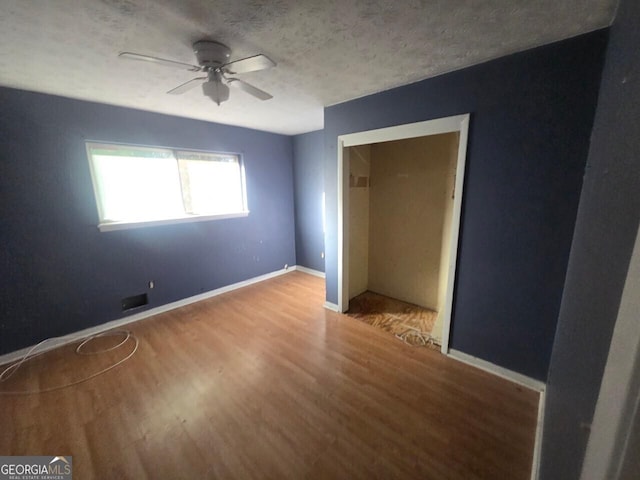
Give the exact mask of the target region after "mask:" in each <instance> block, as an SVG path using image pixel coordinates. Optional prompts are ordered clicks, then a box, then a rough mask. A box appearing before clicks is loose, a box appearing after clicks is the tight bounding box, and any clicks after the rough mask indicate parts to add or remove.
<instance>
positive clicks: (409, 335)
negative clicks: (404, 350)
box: [395, 323, 434, 347]
mask: <svg viewBox="0 0 640 480" xmlns="http://www.w3.org/2000/svg"><path fill="white" fill-rule="evenodd" d="M401 325H402V326H403V327H405V328H406V330H405V331H403V332H402V333H396V334H395V336H396V338H398V339H400V340H402V341H403V342H404V343H406V344H407V345H410V346H412V347H426V346H427V345H429V344H431V345H433V344H434V342H433V338H432V337H431V334H429V333H427V332H425V331H422V330H420V329H419V328H415V327H412V326H411V325H407V324H406V323H402V324H401ZM410 339H411V340H410Z"/></svg>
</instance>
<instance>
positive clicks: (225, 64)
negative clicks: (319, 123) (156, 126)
mask: <svg viewBox="0 0 640 480" xmlns="http://www.w3.org/2000/svg"><path fill="white" fill-rule="evenodd" d="M193 52H194V54H195V56H196V60H197V61H198V65H191V64H189V63H184V62H178V61H175V60H169V59H166V58H160V57H153V56H151V55H143V54H140V53H134V52H121V53H120V54H119V55H118V56H119V57H120V58H124V59H128V60H141V61H146V62H152V63H156V64H159V65H165V66H169V67H176V68H181V69H183V70H188V71H190V72H203V73H206V76H203V77H196V78H193V79H191V80H189V81H187V82H185V83H183V84H181V85H178V86H177V87H175V88H172V89H171V90H169V91H168V92H167V93H169V94H171V95H181V94H183V93H185V92H187V91H189V90H191V89H192V88H194V87H196V86H197V85H202V93H204V95H205V96H207V97H209V98H211V99H212V100H213V101H214V102H215V103H217V104H218V105H220V104H221V103H222V102H225V101H227V100H228V99H229V86H232V87H235V88H237V89H238V90H242V91H244V92H246V93H248V94H249V95H252V96H254V97H255V98H257V99H259V100H269V99H270V98H273V97H272V95H271V94H269V93H267V92H265V91H264V90H260V89H259V88H257V87H255V86H253V85H251V84H250V83H247V82H245V81H244V80H240V79H239V78H235V77H229V76H228V75H238V74H242V73H248V72H256V71H259V70H266V69H267V68H272V67H275V66H276V62H274V61H273V60H271V59H270V58H269V57H267V56H266V55H262V54H258V55H253V56H251V57H247V58H241V59H240V60H234V61H231V62H230V61H229V59H230V58H231V49H230V48H229V47H227V46H226V45H224V44H222V43H220V42H216V41H213V40H200V41H197V42H195V43H194V44H193Z"/></svg>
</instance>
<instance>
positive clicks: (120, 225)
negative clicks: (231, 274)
mask: <svg viewBox="0 0 640 480" xmlns="http://www.w3.org/2000/svg"><path fill="white" fill-rule="evenodd" d="M96 147H98V148H100V147H103V148H104V147H106V148H113V147H122V148H127V147H131V148H136V149H142V150H157V151H171V152H173V156H174V157H175V159H176V162H177V161H178V157H179V155H178V152H186V153H205V154H213V155H229V156H234V157H236V158H237V159H238V163H239V166H240V184H241V189H242V205H243V209H242V210H241V211H237V212H229V213H222V214H215V215H208V214H204V215H201V214H189V213H185V215H184V216H180V217H170V218H163V219H155V220H141V221H103V219H104V214H103V207H102V199H101V198H100V191H99V187H98V178H97V173H96V171H95V167H94V165H93V158H92V154H91V148H96ZM85 148H86V151H87V159H88V162H89V170H90V171H91V182H92V186H93V194H94V197H95V199H96V207H97V210H98V219H99V223H98V229H99V230H100V231H101V232H109V231H114V230H126V229H131V228H142V227H153V226H159V225H173V224H178V223H193V222H207V221H211V220H223V219H227V218H240V217H247V216H248V215H249V213H250V211H249V204H248V202H247V183H246V176H245V169H244V162H243V158H242V155H241V154H239V153H229V152H214V151H210V150H198V149H186V148H171V147H159V146H147V145H135V144H127V143H116V142H99V141H89V140H87V141H86V142H85Z"/></svg>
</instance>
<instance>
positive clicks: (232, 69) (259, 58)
mask: <svg viewBox="0 0 640 480" xmlns="http://www.w3.org/2000/svg"><path fill="white" fill-rule="evenodd" d="M275 66H276V62H274V61H273V60H271V59H270V58H269V57H267V56H266V55H262V54H258V55H254V56H253V57H247V58H242V59H240V60H235V61H233V62H229V63H226V64H225V65H223V67H222V68H224V70H225V71H226V72H228V73H231V74H235V73H247V72H255V71H257V70H264V69H266V68H271V67H275Z"/></svg>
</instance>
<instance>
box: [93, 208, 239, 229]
mask: <svg viewBox="0 0 640 480" xmlns="http://www.w3.org/2000/svg"><path fill="white" fill-rule="evenodd" d="M247 216H249V211H248V210H247V211H244V212H236V213H223V214H220V215H193V216H190V217H178V218H165V219H163V220H150V221H146V222H107V223H101V224H99V225H98V229H99V230H100V231H101V232H112V231H114V230H128V229H130V228H144V227H157V226H160V225H173V224H176V223H193V222H208V221H211V220H224V219H225V218H240V217H247Z"/></svg>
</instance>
